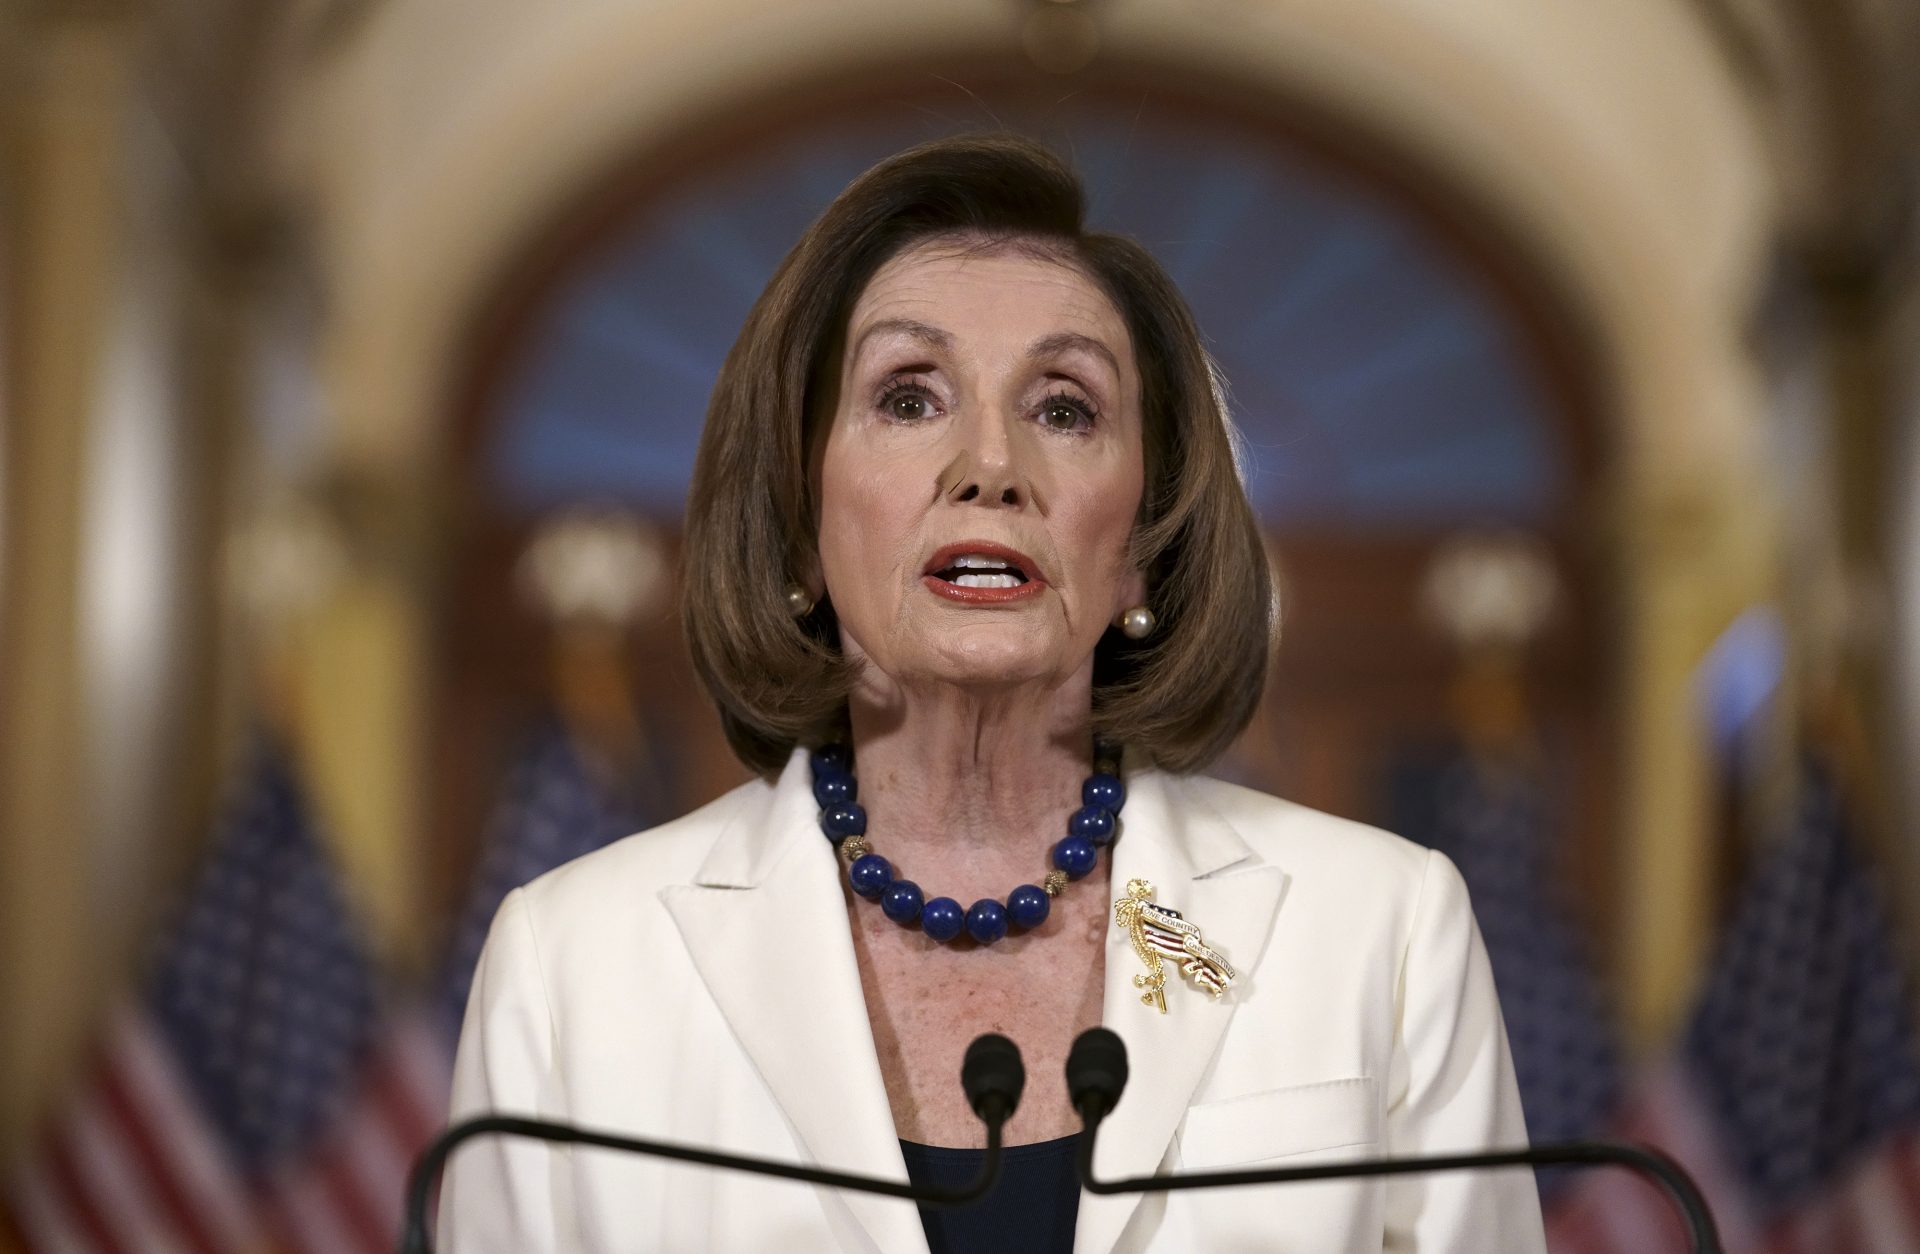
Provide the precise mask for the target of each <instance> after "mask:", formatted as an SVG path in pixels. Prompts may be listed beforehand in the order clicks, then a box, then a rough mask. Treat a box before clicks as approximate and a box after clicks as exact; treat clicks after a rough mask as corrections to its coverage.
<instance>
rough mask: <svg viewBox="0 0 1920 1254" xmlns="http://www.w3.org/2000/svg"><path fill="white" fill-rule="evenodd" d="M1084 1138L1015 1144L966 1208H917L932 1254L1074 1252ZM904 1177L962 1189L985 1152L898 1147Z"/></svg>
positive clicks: (920, 1184) (921, 1185)
mask: <svg viewBox="0 0 1920 1254" xmlns="http://www.w3.org/2000/svg"><path fill="white" fill-rule="evenodd" d="M1079 1149H1080V1134H1079V1133H1077V1132H1076V1133H1074V1134H1073V1135H1072V1136H1063V1137H1061V1138H1060V1139H1059V1140H1057V1141H1039V1142H1036V1143H1034V1144H1032V1145H1012V1146H1008V1147H1007V1148H1006V1149H1004V1150H1002V1151H1001V1153H1000V1179H999V1180H998V1181H996V1182H995V1183H994V1186H993V1188H992V1190H991V1191H989V1192H988V1193H987V1195H986V1196H985V1197H983V1198H981V1199H980V1200H979V1201H977V1202H973V1203H970V1204H969V1205H966V1206H953V1207H946V1208H935V1207H929V1206H922V1207H921V1208H920V1226H921V1227H922V1228H925V1229H926V1232H927V1246H928V1248H929V1249H930V1250H931V1251H932V1254H988V1252H991V1254H1003V1252H1004V1254H1072V1252H1073V1225H1074V1221H1075V1220H1076V1219H1077V1218H1078V1217H1079V1214H1080V1180H1079V1177H1078V1176H1077V1175H1076V1174H1075V1170H1074V1158H1075V1155H1076V1154H1078V1152H1079ZM900 1153H901V1155H902V1156H903V1157H904V1158H905V1159H906V1160H907V1178H908V1179H909V1180H911V1181H913V1183H914V1185H915V1186H916V1187H919V1188H929V1187H931V1188H941V1189H957V1188H961V1187H962V1186H964V1185H966V1184H968V1183H969V1182H971V1181H972V1180H973V1179H974V1178H975V1177H977V1176H978V1175H979V1174H980V1162H981V1160H982V1159H983V1158H985V1157H986V1154H987V1152H986V1151H985V1150H983V1149H949V1148H947V1147H945V1146H940V1145H917V1144H915V1143H914V1142H912V1141H902V1142H900Z"/></svg>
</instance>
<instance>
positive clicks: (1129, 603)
mask: <svg viewBox="0 0 1920 1254" xmlns="http://www.w3.org/2000/svg"><path fill="white" fill-rule="evenodd" d="M1117 592H1118V596H1117V597H1116V599H1117V600H1118V601H1119V604H1118V605H1116V606H1114V607H1113V615H1112V617H1113V618H1114V619H1116V620H1117V619H1118V618H1119V617H1120V615H1122V614H1124V613H1126V612H1127V611H1128V610H1130V609H1132V608H1133V607H1134V606H1136V605H1145V604H1146V603H1147V577H1146V576H1145V575H1143V574H1141V573H1140V570H1139V568H1138V567H1132V566H1129V567H1128V568H1127V573H1126V574H1125V575H1123V576H1122V577H1121V579H1120V586H1119V588H1118V589H1117Z"/></svg>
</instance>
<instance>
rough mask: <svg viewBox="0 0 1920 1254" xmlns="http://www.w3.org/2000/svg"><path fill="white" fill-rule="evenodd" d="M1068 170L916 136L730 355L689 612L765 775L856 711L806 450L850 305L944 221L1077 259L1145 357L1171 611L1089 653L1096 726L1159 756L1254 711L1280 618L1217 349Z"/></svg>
mask: <svg viewBox="0 0 1920 1254" xmlns="http://www.w3.org/2000/svg"><path fill="white" fill-rule="evenodd" d="M1083 215H1084V197H1083V194H1082V192H1081V188H1080V181H1079V179H1078V177H1076V176H1075V174H1074V173H1073V171H1072V170H1070V169H1068V168H1067V166H1066V165H1065V164H1063V163H1062V162H1061V161H1060V160H1059V158H1057V157H1055V156H1054V155H1053V154H1052V153H1050V152H1048V151H1047V150H1046V149H1045V148H1043V147H1041V146H1040V145H1038V144H1035V143H1033V142H1031V141H1029V140H1025V139H1019V138H1014V137H1010V136H974V137H967V138H959V139H946V140H936V141H934V142H931V143H926V144H921V145H919V146H917V147H914V148H910V149H908V150H907V151H905V152H902V153H900V154H898V155H897V156H894V157H891V158H889V159H887V160H885V161H882V162H881V163H880V164H879V165H876V166H874V167H873V168H872V169H870V170H868V171H867V172H866V173H865V174H863V175H861V176H860V177H859V178H857V179H855V180H854V181H853V182H852V183H851V184H850V185H848V187H847V189H846V190H845V191H843V192H841V193H840V195H839V197H838V198H836V199H835V200H834V202H833V203H832V204H831V205H829V206H828V207H827V209H826V212H824V213H823V214H821V215H820V217H819V219H818V220H817V221H815V222H814V224H813V225H812V226H811V227H810V228H808V230H807V233H806V234H805V235H804V236H802V237H801V239H800V242H799V243H798V244H796V245H795V246H794V248H793V251H792V252H790V253H788V254H787V257H786V259H785V260H784V261H783V262H781V264H780V268H779V270H778V271H777V272H776V273H775V274H774V276H773V280H772V281H771V282H770V283H769V284H768V285H767V289H766V291H765V292H763V293H762V294H761V296H760V299H759V300H758V301H757V302H756V303H755V304H754V306H753V311H752V312H751V313H750V314H748V315H747V321H746V325H745V327H743V328H742V330H741V332H740V338H739V339H738V340H737V341H735V343H734V346H733V349H732V351H731V352H729V353H728V354H727V360H726V364H725V365H724V366H722V367H721V370H720V377H719V379H718V381H717V382H716V383H715V385H714V389H713V398H712V400H711V402H710V403H709V404H708V407H707V421H706V428H705V430H704V431H703V432H702V434H701V437H700V452H699V456H698V457H697V459H696V460H695V462H694V469H693V484H692V486H691V488H690V490H689V492H688V497H687V525H686V550H685V556H684V566H683V569H684V571H685V578H684V581H683V583H682V602H681V614H682V619H683V623H684V626H685V629H686V633H687V640H688V642H689V644H690V646H691V648H692V652H693V662H694V666H695V667H696V668H697V669H698V671H699V673H700V678H701V679H702V681H704V682H705V684H706V686H707V689H708V691H709V692H710V693H712V695H713V699H714V702H715V704H716V705H718V707H719V710H720V719H721V722H722V723H723V724H724V725H725V728H726V734H727V739H728V741H729V742H730V743H731V745H732V746H733V751H734V752H735V754H737V755H738V756H739V758H740V760H741V761H743V762H745V763H746V764H747V765H748V766H749V767H751V768H752V769H753V770H755V771H757V772H760V773H761V774H771V773H773V772H775V771H778V770H779V769H780V768H781V767H782V766H784V765H785V764H786V761H787V758H788V756H789V755H790V754H791V752H792V750H793V748H794V746H795V745H797V744H812V743H817V742H818V741H819V740H820V739H822V738H825V737H828V736H830V735H832V734H833V733H834V732H835V731H836V729H838V728H839V727H841V726H843V725H844V721H845V711H846V700H847V694H848V692H849V691H850V690H851V687H852V684H853V681H854V678H855V674H854V669H853V668H854V666H855V663H854V662H853V661H851V660H849V659H848V658H846V657H845V656H844V655H843V654H842V653H841V651H840V646H839V627H838V623H837V621H836V619H835V617H834V613H833V607H832V604H831V597H830V594H831V591H832V590H831V589H828V592H829V596H828V597H825V598H822V599H821V601H820V603H819V604H818V605H817V606H816V607H815V608H814V609H813V611H812V612H811V613H809V614H808V615H807V616H806V617H804V618H801V619H795V618H794V617H792V616H791V615H790V614H789V612H788V609H787V601H786V596H785V590H786V588H787V587H788V586H789V585H790V584H792V583H794V582H795V581H796V578H797V577H799V576H800V575H801V574H802V572H807V571H813V570H817V569H818V555H817V550H816V544H817V541H818V532H817V526H816V520H817V518H818V517H819V513H818V504H819V503H818V502H817V501H815V500H814V499H813V497H814V487H813V484H812V483H811V482H810V478H809V474H808V467H809V464H810V463H809V456H810V454H811V453H812V451H813V447H814V441H815V438H816V435H817V434H818V432H819V431H820V430H822V429H823V424H824V423H825V422H826V421H827V420H829V419H830V417H831V415H832V412H833V407H834V405H835V403H836V392H837V389H838V386H839V378H838V372H839V368H840V360H839V355H840V352H841V351H842V347H843V337H844V335H845V332H846V325H847V319H848V317H849V316H850V314H851V312H852V310H853V306H854V304H855V302H856V301H857V300H858V298H859V296H860V293H861V292H862V291H863V290H864V289H865V287H866V285H867V282H868V281H869V280H870V279H871V278H872V277H873V275H874V273H875V272H876V271H877V270H878V269H879V268H880V267H881V266H882V265H883V264H885V263H886V262H887V261H888V260H889V259H891V258H892V257H894V256H896V255H897V254H899V253H901V252H904V251H906V250H907V249H908V248H910V247H912V246H914V245H916V244H919V243H922V242H925V241H927V240H930V239H936V238H942V237H946V238H953V239H955V240H956V241H958V242H965V243H967V244H969V246H980V247H985V248H997V247H1009V248H1016V249H1020V250H1022V251H1025V252H1031V253H1034V254H1035V255H1040V256H1044V257H1047V258H1049V259H1052V260H1057V261H1060V262H1062V263H1063V264H1067V265H1071V266H1074V267H1076V268H1077V269H1079V270H1080V271H1082V272H1083V273H1084V274H1086V275H1087V276H1088V277H1089V278H1090V279H1091V280H1092V281H1093V282H1094V283H1096V284H1097V285H1098V286H1099V287H1100V288H1101V290H1103V291H1104V292H1105V293H1106V295H1107V297H1108V298H1109V299H1111V300H1112V301H1113V304H1114V306H1115V308H1116V309H1117V310H1118V311H1119V312H1120V314H1121V316H1122V317H1123V318H1124V319H1125V322H1126V325H1127V329H1128V331H1129V333H1130V334H1131V337H1132V340H1133V351H1134V357H1135V363H1136V365H1137V367H1138V369H1139V372H1140V388H1141V405H1142V420H1143V425H1144V459H1145V467H1144V470H1145V486H1144V489H1143V491H1142V494H1141V504H1140V515H1139V519H1138V521H1137V523H1136V525H1135V528H1134V536H1133V558H1134V563H1135V565H1136V566H1137V567H1138V568H1139V569H1140V570H1141V571H1142V572H1143V574H1144V575H1145V577H1146V585H1147V589H1148V592H1147V603H1148V605H1149V607H1150V608H1151V609H1152V610H1153V613H1154V615H1155V617H1156V619H1157V620H1158V622H1157V625H1156V626H1155V628H1154V631H1153V634H1152V635H1150V636H1149V637H1148V638H1147V639H1146V640H1143V641H1140V642H1134V641H1130V640H1128V639H1126V638H1125V637H1124V636H1122V635H1121V634H1120V633H1119V632H1118V631H1111V630H1110V631H1108V632H1107V634H1106V636H1105V637H1104V638H1103V639H1102V640H1101V642H1100V644H1099V646H1098V648H1097V649H1096V650H1095V653H1094V674H1093V684H1094V690H1093V710H1092V717H1093V728H1094V732H1095V734H1096V735H1097V736H1099V737H1101V738H1103V739H1106V740H1109V741H1114V742H1118V743H1124V744H1126V745H1128V746H1130V747H1131V748H1132V749H1134V750H1136V751H1144V752H1145V753H1147V754H1148V755H1149V756H1150V757H1151V758H1152V759H1153V760H1154V761H1155V762H1156V763H1158V764H1159V765H1160V766H1161V767H1162V768H1163V769H1166V770H1170V771H1192V770H1197V769H1199V768H1200V767H1203V766H1205V765H1206V764H1207V763H1208V762H1210V761H1211V760H1212V759H1213V758H1215V757H1216V756H1217V755H1218V754H1219V753H1220V752H1221V751H1222V750H1223V749H1225V748H1226V747H1227V745H1228V743H1229V742H1231V741H1232V739H1233V738H1234V737H1235V736H1236V735H1238V734H1239V732H1240V730H1241V728H1243V727H1245V726H1246V723H1247V720H1248V719H1249V718H1250V717H1252V714H1253V710H1254V706H1255V704H1256V703H1257V702H1258V701H1259V698H1260V693H1261V690H1262V687H1263V684H1264V680H1265V675H1266V668H1267V658H1268V652H1269V643H1270V640H1271V637H1272V632H1273V605H1272V593H1271V589H1270V587H1269V576H1268V571H1267V559H1266V553H1265V549H1264V547H1263V546H1262V544H1261V541H1260V534H1259V530H1258V528H1257V526H1256V525H1255V522H1254V517H1253V510H1252V508H1251V507H1250V506H1249V505H1248V503H1247V495H1246V491H1245V489H1244V488H1243V487H1242V485H1241V482H1240V478H1239V475H1238V472H1237V471H1236V469H1235V465H1234V457H1233V444H1232V435H1231V432H1230V429H1229V427H1228V425H1227V417H1226V413H1225V409H1224V401H1223V398H1222V395H1221V389H1220V386H1219V384H1218V380H1217V377H1216V374H1215V372H1214V369H1213V365H1212V362H1211V361H1210V359H1209V358H1208V357H1207V354H1206V351H1205V349H1203V348H1202V346H1201V342H1200V333H1199V330H1198V329H1197V328H1196V327H1195V325H1194V321H1193V315H1192V314H1191V313H1190V312H1189V311H1188V309H1187V305H1186V302H1185V300H1183V299H1182V298H1181V296H1180V293H1179V292H1178V291H1177V290H1176V289H1175V288H1174V286H1173V283H1172V281H1171V280H1170V279H1168V277H1167V275H1166V272H1165V271H1163V270H1162V269H1161V268H1160V265H1159V263H1158V262H1156V261H1155V260H1154V259H1153V257H1152V256H1151V255H1149V254H1148V253H1147V251H1146V250H1145V249H1144V248H1142V247H1141V246H1140V245H1139V244H1137V243H1135V242H1133V241H1132V240H1130V239H1125V238H1123V237H1120V236H1117V235H1108V234H1101V233H1098V232H1090V231H1088V230H1086V229H1085V227H1084V225H1083V220H1082V219H1083Z"/></svg>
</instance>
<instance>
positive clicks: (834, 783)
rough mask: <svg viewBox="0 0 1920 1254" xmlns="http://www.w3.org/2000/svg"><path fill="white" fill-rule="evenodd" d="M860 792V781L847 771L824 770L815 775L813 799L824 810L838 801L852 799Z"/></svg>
mask: <svg viewBox="0 0 1920 1254" xmlns="http://www.w3.org/2000/svg"><path fill="white" fill-rule="evenodd" d="M859 792H860V784H859V781H858V780H856V779H854V777H853V776H851V775H849V774H847V773H846V772H845V771H831V770H830V771H822V772H820V773H819V774H818V775H815V776H814V777H813V799H814V800H815V801H817V802H819V803H820V808H821V809H823V810H824V809H826V808H827V807H828V806H830V805H833V804H834V803H836V802H840V801H852V800H853V799H854V797H855V796H856V795H858V793H859Z"/></svg>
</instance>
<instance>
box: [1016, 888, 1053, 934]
mask: <svg viewBox="0 0 1920 1254" xmlns="http://www.w3.org/2000/svg"><path fill="white" fill-rule="evenodd" d="M1052 909H1053V898H1051V897H1049V896H1047V890H1046V889H1044V888H1041V887H1039V886H1038V885H1035V884H1022V885H1021V886H1020V887H1018V888H1016V889H1014V890H1013V891H1012V892H1010V893H1008V894H1007V917H1008V918H1009V919H1012V920H1013V925H1014V926H1015V927H1018V928H1023V929H1030V928H1036V927H1039V926H1040V925H1041V924H1042V923H1045V922H1046V921H1047V914H1048V913H1049V912H1050V911H1051V910H1052Z"/></svg>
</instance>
